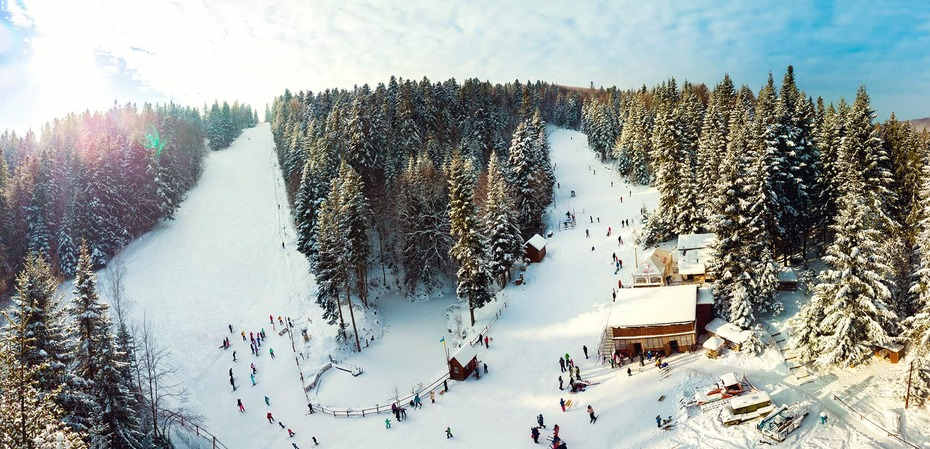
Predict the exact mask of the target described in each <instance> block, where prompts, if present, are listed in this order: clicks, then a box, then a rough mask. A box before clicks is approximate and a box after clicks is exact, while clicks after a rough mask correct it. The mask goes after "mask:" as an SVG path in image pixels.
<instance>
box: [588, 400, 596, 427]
mask: <svg viewBox="0 0 930 449" xmlns="http://www.w3.org/2000/svg"><path fill="white" fill-rule="evenodd" d="M588 416H590V417H591V422H590V423H591V424H594V423H596V422H597V416H595V415H594V408H593V407H591V404H588Z"/></svg>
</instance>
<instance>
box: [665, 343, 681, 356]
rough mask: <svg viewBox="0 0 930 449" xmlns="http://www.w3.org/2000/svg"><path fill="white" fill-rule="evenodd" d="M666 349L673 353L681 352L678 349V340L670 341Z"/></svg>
mask: <svg viewBox="0 0 930 449" xmlns="http://www.w3.org/2000/svg"><path fill="white" fill-rule="evenodd" d="M668 347H669V349H671V350H672V352H673V353H675V352H681V351H680V350H679V349H678V340H672V341H670V342H668Z"/></svg>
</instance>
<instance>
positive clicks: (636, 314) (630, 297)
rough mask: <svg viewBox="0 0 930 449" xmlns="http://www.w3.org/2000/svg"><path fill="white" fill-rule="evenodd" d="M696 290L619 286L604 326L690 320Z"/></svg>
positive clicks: (693, 314) (693, 310) (687, 286)
mask: <svg viewBox="0 0 930 449" xmlns="http://www.w3.org/2000/svg"><path fill="white" fill-rule="evenodd" d="M696 290H697V286H696V285H676V286H674V287H654V288H624V289H620V291H619V292H618V294H617V302H616V304H614V305H613V307H611V309H610V316H609V318H608V319H607V325H608V326H610V327H635V326H648V325H659V324H674V323H687V322H691V321H694V319H695V318H694V316H695V302H696V301H697V291H696Z"/></svg>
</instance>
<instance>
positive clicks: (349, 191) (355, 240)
mask: <svg viewBox="0 0 930 449" xmlns="http://www.w3.org/2000/svg"><path fill="white" fill-rule="evenodd" d="M339 177H340V179H341V182H340V184H341V187H342V190H341V192H340V201H339V203H340V204H339V214H338V219H337V222H338V227H339V230H340V232H341V233H342V234H343V241H344V242H345V253H344V255H343V257H344V260H345V263H346V264H347V266H346V268H345V270H346V272H348V273H351V275H352V276H353V277H354V278H355V286H356V289H357V290H358V294H359V297H360V298H361V300H362V303H363V304H365V307H368V297H367V296H368V294H367V292H368V289H367V285H368V256H369V253H370V252H371V251H370V246H369V243H368V228H369V227H370V222H371V209H370V208H369V207H368V199H367V198H365V193H364V189H365V185H364V183H363V182H362V178H361V176H359V174H358V172H356V171H355V169H353V168H352V167H351V166H350V165H348V163H346V162H345V161H343V163H342V165H341V166H340V167H339ZM359 350H361V348H359Z"/></svg>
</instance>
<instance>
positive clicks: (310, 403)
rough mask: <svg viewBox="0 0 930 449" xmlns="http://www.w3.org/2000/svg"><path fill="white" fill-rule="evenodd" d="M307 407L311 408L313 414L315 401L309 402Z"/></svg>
mask: <svg viewBox="0 0 930 449" xmlns="http://www.w3.org/2000/svg"><path fill="white" fill-rule="evenodd" d="M307 408H309V409H310V414H311V415H312V414H313V403H312V402H308V403H307Z"/></svg>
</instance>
